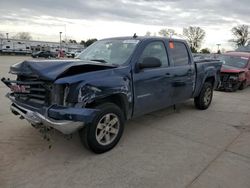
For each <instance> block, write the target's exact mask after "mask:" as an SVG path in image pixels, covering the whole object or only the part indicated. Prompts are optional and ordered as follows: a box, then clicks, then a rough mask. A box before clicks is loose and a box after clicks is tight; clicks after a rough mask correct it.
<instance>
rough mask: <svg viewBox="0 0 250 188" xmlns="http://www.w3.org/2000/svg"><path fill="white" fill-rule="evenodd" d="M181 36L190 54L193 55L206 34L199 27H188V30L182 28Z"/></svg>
mask: <svg viewBox="0 0 250 188" xmlns="http://www.w3.org/2000/svg"><path fill="white" fill-rule="evenodd" d="M183 36H184V37H185V38H186V40H187V42H188V43H189V45H190V48H191V50H192V52H194V53H195V52H197V51H198V49H199V48H200V47H201V44H202V43H203V40H204V38H205V36H206V32H205V31H204V30H203V29H202V28H200V27H193V26H189V27H188V28H183Z"/></svg>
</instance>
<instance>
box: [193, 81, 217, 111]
mask: <svg viewBox="0 0 250 188" xmlns="http://www.w3.org/2000/svg"><path fill="white" fill-rule="evenodd" d="M212 98H213V85H212V83H211V82H205V83H204V85H203V87H202V89H201V92H200V94H199V96H197V97H195V98H194V104H195V106H196V108H198V109H200V110H205V109H207V108H208V107H209V105H210V104H211V102H212Z"/></svg>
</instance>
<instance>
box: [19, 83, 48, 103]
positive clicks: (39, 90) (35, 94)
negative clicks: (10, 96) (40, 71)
mask: <svg viewBox="0 0 250 188" xmlns="http://www.w3.org/2000/svg"><path fill="white" fill-rule="evenodd" d="M16 85H18V86H21V87H22V88H25V89H23V90H24V91H23V92H14V96H15V97H16V99H21V100H24V101H27V102H33V103H37V104H43V105H46V104H49V98H50V90H51V88H50V85H49V83H46V82H44V81H37V80H34V79H22V80H18V81H16Z"/></svg>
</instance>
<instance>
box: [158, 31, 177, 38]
mask: <svg viewBox="0 0 250 188" xmlns="http://www.w3.org/2000/svg"><path fill="white" fill-rule="evenodd" d="M158 34H159V35H160V36H162V37H171V36H172V35H175V34H176V32H175V30H173V29H161V30H160V31H159V32H158Z"/></svg>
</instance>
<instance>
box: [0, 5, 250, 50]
mask: <svg viewBox="0 0 250 188" xmlns="http://www.w3.org/2000/svg"><path fill="white" fill-rule="evenodd" d="M239 24H246V25H250V0H238V1H236V0H136V1H134V0H72V1H70V0H53V1H52V0H35V1H34V0H0V32H1V33H7V32H8V33H9V37H10V38H11V35H12V36H13V35H15V34H16V33H17V32H30V33H31V34H32V37H33V39H35V40H46V41H59V32H62V38H63V39H64V38H65V37H66V38H67V39H74V40H77V41H81V40H86V39H89V38H97V39H102V38H107V37H116V36H132V35H133V34H134V33H137V35H140V36H141V35H142V36H143V35H145V34H146V32H147V31H149V32H151V33H152V34H154V33H155V34H158V31H159V30H161V29H164V28H171V29H174V30H175V31H176V32H177V33H179V34H182V30H183V28H185V27H188V26H199V27H201V28H203V29H204V30H205V31H206V38H205V40H204V43H203V46H202V47H208V48H210V49H212V50H213V51H215V50H216V49H217V47H216V44H221V45H222V48H225V49H227V50H228V49H231V48H232V47H233V46H232V44H230V43H229V42H228V40H229V39H232V37H233V36H232V34H231V28H232V27H234V26H237V25H239Z"/></svg>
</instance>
